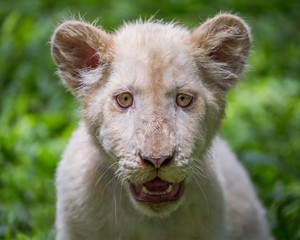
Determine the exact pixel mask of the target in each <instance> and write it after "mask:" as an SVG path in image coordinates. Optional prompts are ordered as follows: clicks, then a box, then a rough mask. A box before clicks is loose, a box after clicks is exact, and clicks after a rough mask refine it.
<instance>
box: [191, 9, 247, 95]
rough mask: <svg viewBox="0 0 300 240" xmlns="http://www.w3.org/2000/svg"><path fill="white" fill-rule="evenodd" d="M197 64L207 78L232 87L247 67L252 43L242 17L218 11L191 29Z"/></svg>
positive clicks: (212, 82)
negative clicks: (215, 14) (217, 13)
mask: <svg viewBox="0 0 300 240" xmlns="http://www.w3.org/2000/svg"><path fill="white" fill-rule="evenodd" d="M192 41H193V43H194V44H195V46H196V50H195V51H194V55H195V58H196V60H197V64H198V66H199V67H200V69H201V70H202V72H203V73H204V75H205V78H206V79H207V80H208V81H210V84H213V85H215V86H217V87H219V88H221V89H224V90H228V89H229V88H230V87H232V86H233V85H234V84H235V83H236V81H237V79H238V78H239V77H240V75H241V73H242V72H243V70H244V67H245V65H246V62H247V57H248V55H249V50H250V46H251V36H250V30H249V27H248V26H247V24H246V23H245V22H244V21H243V20H242V19H241V18H239V17H237V16H235V15H231V14H219V15H217V16H215V17H214V18H211V19H208V20H207V21H206V22H204V23H203V24H202V25H200V26H199V27H198V28H196V29H195V30H194V31H193V32H192Z"/></svg>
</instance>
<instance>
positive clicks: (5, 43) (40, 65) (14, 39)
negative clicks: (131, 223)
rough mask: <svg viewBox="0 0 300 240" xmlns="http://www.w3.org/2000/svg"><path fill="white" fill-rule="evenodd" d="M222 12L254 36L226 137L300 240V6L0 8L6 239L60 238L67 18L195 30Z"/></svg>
mask: <svg viewBox="0 0 300 240" xmlns="http://www.w3.org/2000/svg"><path fill="white" fill-rule="evenodd" d="M220 11H229V12H233V13H238V14H239V15H240V16H242V17H244V18H245V19H246V21H247V22H248V23H249V24H250V26H251V27H252V32H253V38H254V44H253V45H254V46H253V48H252V50H253V52H252V55H251V56H250V58H249V65H250V67H249V70H248V72H247V74H246V75H245V77H244V79H243V81H242V82H241V83H240V84H239V85H238V86H237V87H236V88H235V89H234V90H233V91H231V93H230V94H229V95H228V101H229V104H228V108H227V119H226V120H225V121H224V124H223V128H222V132H221V134H222V135H223V137H224V138H225V139H227V140H228V141H229V142H230V144H231V146H232V148H233V149H234V151H235V152H236V153H237V154H238V156H239V158H240V159H241V161H242V163H243V164H244V165H245V166H246V168H247V169H248V170H249V172H250V175H251V177H252V179H253V181H254V182H255V184H256V189H257V193H258V195H259V197H260V198H261V199H262V201H263V203H264V205H265V207H266V209H267V217H268V220H269V224H270V228H271V229H272V231H273V234H274V236H275V237H276V238H277V239H282V240H296V239H300V183H299V182H300V151H299V147H300V134H299V133H300V79H299V78H300V14H299V11H300V1H298V0H289V1H282V0H264V1H260V0H251V1H243V0H232V1H230V0H182V1H180V0H167V1H155V0H144V1H142V0H141V1H138V0H136V1H119V0H85V1H79V0H75V1H70V0H66V1H59V0H43V1H38V0H26V1H22V0H1V1H0V239H5V240H8V239H19V240H22V239H53V238H54V236H55V231H54V214H55V190H54V189H55V187H54V175H55V168H56V164H57V162H58V161H59V158H60V155H61V153H62V151H63V149H64V147H65V145H66V143H67V141H68V138H69V136H70V134H71V132H72V130H73V129H74V128H75V127H76V123H77V121H78V119H79V114H78V110H77V109H78V107H79V106H78V103H76V101H75V100H73V98H72V97H71V95H70V94H69V93H67V92H66V90H65V89H63V87H62V86H61V84H60V83H59V79H58V77H57V75H56V74H55V71H56V68H55V66H54V64H53V62H52V59H51V55H50V48H49V43H48V42H49V40H50V38H51V34H52V32H53V30H54V28H55V26H56V25H57V24H58V23H59V22H61V21H62V20H63V19H64V18H70V17H72V16H76V15H78V13H81V14H82V15H83V16H84V18H85V19H86V20H88V21H92V20H94V19H95V18H97V17H100V21H99V23H100V24H101V25H102V26H103V27H104V28H105V29H106V30H108V31H113V29H114V28H115V27H118V26H120V25H121V24H122V22H123V21H124V20H134V19H136V18H138V17H140V16H141V17H142V18H149V17H150V16H151V15H153V14H156V18H159V19H160V18H163V19H165V20H166V21H169V20H173V19H176V20H178V21H179V22H180V23H182V24H185V25H187V26H188V27H195V26H197V25H198V24H199V22H200V21H203V20H204V19H205V18H207V17H212V16H213V15H215V14H216V13H218V12H220Z"/></svg>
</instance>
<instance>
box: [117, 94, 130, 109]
mask: <svg viewBox="0 0 300 240" xmlns="http://www.w3.org/2000/svg"><path fill="white" fill-rule="evenodd" d="M116 101H117V103H118V105H119V106H120V107H122V108H129V107H130V106H131V105H132V103H133V96H132V95H131V94H130V93H129V92H124V93H121V94H119V95H117V96H116Z"/></svg>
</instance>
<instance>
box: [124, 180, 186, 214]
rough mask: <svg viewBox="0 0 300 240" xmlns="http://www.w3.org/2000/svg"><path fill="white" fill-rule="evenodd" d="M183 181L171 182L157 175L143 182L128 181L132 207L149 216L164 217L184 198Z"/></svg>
mask: <svg viewBox="0 0 300 240" xmlns="http://www.w3.org/2000/svg"><path fill="white" fill-rule="evenodd" d="M184 185H185V181H184V180H183V181H181V182H177V183H174V182H173V183H172V182H167V181H164V180H162V179H160V178H158V177H156V178H154V179H152V180H151V181H148V182H145V183H138V184H136V183H133V182H131V181H128V188H129V196H130V199H131V201H132V202H133V205H134V207H135V208H136V209H137V210H138V211H140V212H142V213H144V214H145V215H148V216H150V217H166V216H168V215H170V214H171V213H172V212H174V211H175V210H176V209H177V208H178V207H179V206H180V204H181V203H182V201H183V198H184Z"/></svg>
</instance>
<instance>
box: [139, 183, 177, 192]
mask: <svg viewBox="0 0 300 240" xmlns="http://www.w3.org/2000/svg"><path fill="white" fill-rule="evenodd" d="M172 189H173V186H172V185H171V184H170V185H169V187H168V188H167V190H166V191H164V192H150V191H149V190H148V189H147V188H146V187H145V186H143V193H145V194H149V195H164V194H168V193H170V192H171V191H172Z"/></svg>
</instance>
